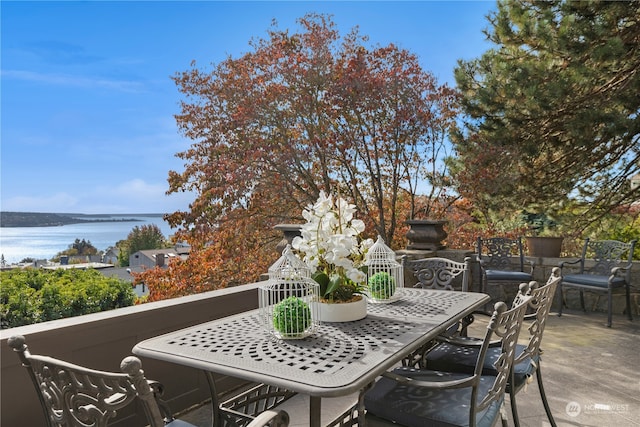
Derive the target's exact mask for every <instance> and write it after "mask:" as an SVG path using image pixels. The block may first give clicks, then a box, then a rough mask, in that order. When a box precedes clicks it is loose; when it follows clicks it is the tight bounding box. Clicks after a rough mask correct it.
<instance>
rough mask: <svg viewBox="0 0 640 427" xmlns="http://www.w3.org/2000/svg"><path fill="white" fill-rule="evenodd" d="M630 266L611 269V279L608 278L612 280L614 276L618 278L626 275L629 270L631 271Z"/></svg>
mask: <svg viewBox="0 0 640 427" xmlns="http://www.w3.org/2000/svg"><path fill="white" fill-rule="evenodd" d="M631 266H632V264H628V265H626V266H624V267H613V268H612V269H611V278H610V280H612V279H613V278H614V277H616V276H618V277H619V276H624V275H626V274H627V273H628V272H629V270H631Z"/></svg>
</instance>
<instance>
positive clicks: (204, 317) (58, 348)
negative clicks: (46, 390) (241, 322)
mask: <svg viewBox="0 0 640 427" xmlns="http://www.w3.org/2000/svg"><path fill="white" fill-rule="evenodd" d="M257 287H258V285H257V284H250V285H243V286H238V287H234V288H229V289H223V290H218V291H212V292H207V293H203V294H198V295H191V296H188V297H182V298H176V299H172V300H167V301H160V302H154V303H148V304H143V305H139V306H134V307H127V308H121V309H117V310H111V311H107V312H103V313H95V314H89V315H85V316H79V317H74V318H69V319H60V320H55V321H51V322H44V323H40V324H35V325H28V326H22V327H17V328H11V329H5V330H1V331H0V364H1V371H0V378H1V387H0V401H1V406H0V425H2V427H22V426H43V425H45V422H44V416H43V414H42V411H41V409H40V403H39V401H38V398H37V395H36V392H35V390H34V389H33V384H32V383H31V380H30V379H29V376H28V374H27V371H26V369H24V368H23V367H22V366H21V364H20V362H19V359H18V356H17V355H16V354H13V351H12V349H11V348H10V347H9V346H8V344H7V342H6V341H7V339H8V338H9V337H10V336H12V335H15V334H20V335H24V336H25V338H26V342H27V345H28V346H29V349H30V350H31V352H32V353H33V354H44V355H49V356H53V357H58V358H61V359H64V360H67V361H69V362H72V363H77V364H80V365H84V366H87V367H91V368H94V369H99V370H106V371H114V372H120V361H121V360H122V359H123V358H124V357H126V356H128V355H130V354H131V349H132V348H133V346H134V345H135V344H136V343H137V342H139V341H142V340H144V339H146V338H150V337H153V336H157V335H160V334H163V333H167V332H171V331H174V330H177V329H180V328H183V327H187V326H190V325H194V324H197V323H201V322H204V321H208V320H213V319H216V318H220V317H225V316H229V315H232V314H236V313H239V312H242V311H247V310H251V309H254V308H257V307H258V293H257V291H256V288H257ZM142 366H143V369H144V371H145V374H146V376H147V378H150V379H154V380H157V381H160V382H161V383H162V384H164V385H165V387H166V391H165V396H164V398H165V399H166V400H167V401H168V402H169V404H170V406H171V408H172V410H173V411H174V412H178V411H180V410H183V409H185V408H188V407H190V406H191V405H193V404H195V403H199V402H202V401H203V400H205V399H207V398H208V397H209V393H208V386H207V382H206V378H205V376H204V374H203V373H202V372H200V371H196V370H193V369H189V368H181V367H179V366H176V365H170V364H167V363H164V362H158V361H154V360H151V359H143V360H142ZM218 380H219V381H218ZM217 384H218V385H219V386H220V388H219V391H220V392H222V391H224V390H229V389H232V388H235V387H237V386H239V385H241V384H240V382H239V381H238V380H235V379H232V378H228V377H219V378H217ZM137 409H138V411H136V412H134V411H133V410H131V411H129V412H124V413H122V414H119V415H121V417H120V418H119V419H118V421H117V422H116V423H115V424H114V425H119V426H142V425H147V422H146V420H145V419H144V415H143V412H142V409H141V408H137Z"/></svg>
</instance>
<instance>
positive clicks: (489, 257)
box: [476, 237, 535, 293]
mask: <svg viewBox="0 0 640 427" xmlns="http://www.w3.org/2000/svg"><path fill="white" fill-rule="evenodd" d="M476 254H477V257H478V262H479V263H480V272H481V276H480V292H484V293H490V292H489V286H490V285H505V284H511V285H513V286H514V287H515V292H517V287H518V285H520V283H528V282H530V281H532V280H533V269H534V267H535V264H534V263H533V262H532V261H531V260H529V259H526V258H525V256H524V250H523V247H522V238H521V237H518V238H515V239H510V238H506V237H490V238H486V239H483V238H482V237H478V240H477V242H476ZM513 258H515V260H516V262H515V263H514V262H512V259H513ZM515 292H514V293H515Z"/></svg>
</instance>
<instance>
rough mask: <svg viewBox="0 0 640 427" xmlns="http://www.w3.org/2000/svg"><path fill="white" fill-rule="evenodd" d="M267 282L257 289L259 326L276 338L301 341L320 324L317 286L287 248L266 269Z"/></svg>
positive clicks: (305, 266)
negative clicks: (260, 322)
mask: <svg viewBox="0 0 640 427" xmlns="http://www.w3.org/2000/svg"><path fill="white" fill-rule="evenodd" d="M268 272H269V279H268V280H267V281H266V282H264V284H263V285H262V286H260V288H259V289H258V303H259V307H260V319H261V321H262V326H263V327H264V328H265V330H266V331H267V332H269V334H271V335H272V336H274V337H275V338H280V339H301V338H305V337H308V336H309V335H311V334H313V333H314V332H315V331H316V329H317V328H318V325H319V324H320V319H319V314H318V304H315V303H316V302H317V301H318V300H319V295H320V285H318V283H317V282H316V281H315V280H313V279H311V272H310V271H309V267H307V265H306V264H305V263H304V262H303V261H301V260H300V259H299V258H298V257H296V256H295V254H294V253H293V251H292V250H291V246H290V245H287V247H286V248H285V249H284V251H282V256H281V257H280V258H279V259H278V260H277V261H276V262H275V263H274V264H273V265H272V266H271V267H269V270H268Z"/></svg>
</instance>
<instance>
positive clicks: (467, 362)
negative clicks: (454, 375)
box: [425, 338, 539, 389]
mask: <svg viewBox="0 0 640 427" xmlns="http://www.w3.org/2000/svg"><path fill="white" fill-rule="evenodd" d="M457 339H458V340H460V339H466V340H469V341H479V340H477V339H476V338H457ZM525 348H526V346H525V345H523V344H517V346H516V357H518V355H519V354H521V353H522V352H523V351H524V350H525ZM479 351H480V347H478V346H473V347H467V346H460V345H456V344H451V343H440V344H438V345H436V346H435V347H434V348H433V349H432V350H431V351H429V352H428V353H427V354H426V355H425V361H426V367H427V368H428V369H433V370H437V371H449V372H461V373H467V374H473V371H474V369H475V366H476V361H477V360H478V353H479ZM499 356H500V348H497V347H490V348H489V349H488V350H487V356H486V358H485V361H484V365H483V366H482V374H483V375H497V374H498V373H497V371H496V368H495V363H496V361H497V360H498V357H499ZM536 359H539V357H536ZM537 363H539V360H535V364H534V363H532V361H531V358H529V357H527V358H525V359H524V360H522V361H521V362H520V363H518V364H517V365H515V367H514V370H513V375H514V382H515V384H516V389H517V388H519V387H518V385H519V384H524V381H526V379H527V378H528V377H529V376H531V375H532V374H533V373H534V372H535V369H536V368H535V366H536V364H537Z"/></svg>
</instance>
